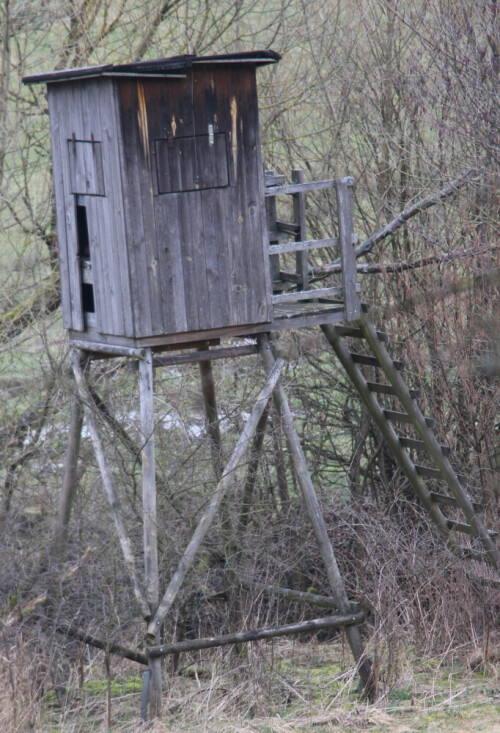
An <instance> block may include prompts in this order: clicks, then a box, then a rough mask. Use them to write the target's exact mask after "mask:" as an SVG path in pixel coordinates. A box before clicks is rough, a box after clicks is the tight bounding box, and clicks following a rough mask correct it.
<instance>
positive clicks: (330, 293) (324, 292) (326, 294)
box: [273, 287, 343, 305]
mask: <svg viewBox="0 0 500 733" xmlns="http://www.w3.org/2000/svg"><path fill="white" fill-rule="evenodd" d="M342 294H343V291H342V288H337V287H332V288H314V289H312V290H297V291H293V292H290V293H282V294H281V295H273V303H275V304H278V305H279V304H280V303H297V302H298V301H299V300H311V298H332V297H337V296H342Z"/></svg>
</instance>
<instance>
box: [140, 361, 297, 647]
mask: <svg viewBox="0 0 500 733" xmlns="http://www.w3.org/2000/svg"><path fill="white" fill-rule="evenodd" d="M283 365H284V362H283V360H282V359H280V360H278V361H277V362H276V364H275V365H274V367H273V368H272V369H271V370H270V371H269V374H268V378H267V382H266V385H265V386H264V388H263V389H262V390H261V392H260V394H259V396H258V398H257V401H256V403H255V407H254V408H253V410H252V413H251V414H250V417H249V418H248V420H247V422H246V424H245V427H244V429H243V432H242V434H241V435H240V437H239V439H238V442H237V444H236V446H235V448H234V450H233V452H232V454H231V457H230V459H229V461H228V463H227V465H226V468H225V470H224V472H223V475H222V478H221V480H220V481H219V483H218V484H217V486H216V488H215V490H214V493H213V494H212V497H211V498H210V501H209V503H208V506H207V508H206V509H205V511H204V512H203V515H202V517H201V519H200V521H199V523H198V526H197V528H196V530H195V532H194V534H193V536H192V538H191V540H190V542H189V544H188V546H187V548H186V550H185V552H184V554H183V556H182V558H181V560H180V561H179V564H178V566H177V569H176V571H175V572H174V574H173V575H172V578H171V579H170V583H169V584H168V586H167V589H166V590H165V593H164V595H163V598H162V600H161V602H160V605H159V607H158V610H157V612H156V614H155V617H154V619H153V620H152V621H151V623H150V624H149V626H148V634H149V635H150V636H152V637H153V638H155V636H156V634H157V633H158V630H159V629H160V627H161V625H162V623H163V621H164V620H165V617H166V615H167V613H168V612H169V610H170V608H171V606H172V603H173V602H174V600H175V597H176V595H177V593H178V591H179V588H180V587H181V585H182V582H183V580H184V578H185V577H186V574H187V572H188V570H189V568H190V567H191V565H192V563H193V561H194V558H195V556H196V553H197V552H198V549H199V547H200V545H201V543H202V542H203V540H204V539H205V537H206V535H207V532H208V530H209V529H210V526H211V524H212V521H213V519H214V517H215V515H216V513H217V510H218V508H219V506H220V504H221V502H222V500H223V498H224V496H225V493H226V491H227V490H228V488H229V485H230V483H231V482H232V481H233V472H234V471H235V470H236V468H237V467H238V465H239V464H240V463H241V460H242V459H243V456H244V455H245V453H246V452H247V450H248V448H249V443H250V441H251V439H252V436H253V435H254V433H255V431H256V430H257V426H258V424H259V420H260V417H261V415H262V413H263V412H264V410H265V408H266V405H267V403H268V401H269V399H270V397H271V395H272V393H273V390H274V389H275V387H276V384H277V382H278V379H279V376H280V373H281V370H282V368H283Z"/></svg>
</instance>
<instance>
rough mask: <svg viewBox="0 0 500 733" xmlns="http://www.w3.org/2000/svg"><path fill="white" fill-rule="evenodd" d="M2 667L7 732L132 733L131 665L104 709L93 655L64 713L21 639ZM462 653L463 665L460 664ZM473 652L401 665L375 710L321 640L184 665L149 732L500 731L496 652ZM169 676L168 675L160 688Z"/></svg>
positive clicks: (404, 657)
mask: <svg viewBox="0 0 500 733" xmlns="http://www.w3.org/2000/svg"><path fill="white" fill-rule="evenodd" d="M3 657H4V658H3V662H4V663H3V665H2V667H1V669H0V730H2V731H6V732H7V731H8V733H21V731H29V730H31V731H37V732H38V731H39V732H40V733H56V732H63V731H64V733H89V732H90V731H92V732H93V733H94V732H95V733H103V731H106V730H108V729H109V728H108V712H110V720H111V729H112V730H115V731H120V733H132V732H133V731H138V730H141V729H144V730H145V729H146V726H144V728H142V727H141V725H140V721H139V709H140V678H139V677H138V675H137V670H136V668H135V667H134V666H133V665H131V666H124V665H123V664H121V663H116V664H114V666H113V669H112V680H111V708H110V711H108V704H107V680H106V677H105V675H104V674H103V671H104V666H103V664H102V659H101V658H100V656H99V655H97V656H96V658H95V663H94V664H93V665H92V666H91V668H87V669H86V670H85V676H86V680H85V682H84V684H83V685H80V686H78V680H77V679H75V680H74V682H75V687H74V688H73V689H72V690H70V691H69V693H68V695H67V697H66V700H65V704H64V707H63V708H61V707H59V706H58V705H57V704H56V699H55V696H54V694H53V692H51V691H50V684H49V679H48V670H47V668H43V666H42V665H41V664H40V662H37V661H36V659H37V658H38V657H36V656H34V655H33V654H32V647H31V646H30V644H23V643H18V644H17V645H15V646H14V647H12V648H11V649H10V653H9V656H8V657H6V656H5V655H3ZM459 657H460V659H461V662H459ZM479 657H480V654H479V650H476V652H474V651H472V650H471V651H469V654H468V655H467V654H461V655H458V653H457V654H456V655H455V663H454V664H445V663H444V662H443V658H435V659H424V660H423V659H418V658H413V656H412V654H411V653H409V652H408V650H405V651H404V652H403V651H402V652H401V653H400V657H399V659H398V681H397V682H395V683H394V684H392V685H391V686H388V687H386V688H385V689H382V690H381V693H380V696H379V699H378V701H377V702H376V704H375V705H367V704H366V703H364V702H362V701H361V700H360V699H359V696H358V695H357V694H356V692H355V687H356V683H357V680H356V678H355V676H354V675H353V673H352V670H351V669H350V667H349V658H348V654H347V652H346V650H345V649H344V646H343V644H342V643H341V641H340V640H339V641H335V642H328V643H323V644H319V643H318V642H317V641H315V640H310V641H308V642H307V643H301V642H299V641H291V640H281V641H278V642H274V643H273V644H270V643H267V644H255V645H252V646H249V647H247V654H246V657H245V658H241V657H235V656H234V655H231V653H230V652H228V651H227V650H225V651H220V650H219V651H218V652H211V653H203V654H202V655H199V656H197V657H196V658H195V657H194V656H193V657H191V658H188V657H187V656H186V657H185V658H184V659H183V663H184V666H181V670H180V672H181V673H180V674H178V675H176V676H175V677H171V678H170V687H169V688H168V689H166V690H165V694H164V704H163V713H162V719H161V720H160V721H157V722H155V723H153V724H149V725H148V726H147V730H148V731H151V732H154V733H183V732H184V731H185V732H186V733H188V732H189V733H268V732H274V733H285V732H286V733H294V732H297V733H298V732H299V731H319V733H326V732H327V731H331V732H333V731H352V732H353V733H355V732H357V731H362V730H370V731H393V732H394V733H405V732H407V733H412V732H413V731H422V730H429V731H430V730H439V731H454V732H455V733H459V732H460V731H470V730H474V731H476V730H477V731H489V733H498V732H500V724H499V722H498V721H499V719H500V717H499V713H500V679H499V674H498V672H499V670H498V664H497V662H496V661H495V660H496V659H497V657H496V652H495V648H492V649H491V653H490V655H489V661H488V663H487V664H484V663H483V664H480V665H479V666H474V667H473V668H471V666H470V665H468V664H467V661H468V660H469V661H470V660H471V659H473V660H476V661H477V659H478V658H479ZM166 681H167V675H165V682H166Z"/></svg>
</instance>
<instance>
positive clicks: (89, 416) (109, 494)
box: [72, 351, 151, 619]
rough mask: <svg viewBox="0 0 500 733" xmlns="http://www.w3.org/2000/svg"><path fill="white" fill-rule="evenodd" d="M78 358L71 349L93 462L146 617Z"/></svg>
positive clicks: (144, 601) (118, 503)
mask: <svg viewBox="0 0 500 733" xmlns="http://www.w3.org/2000/svg"><path fill="white" fill-rule="evenodd" d="M80 360H81V357H80V353H79V352H77V351H74V352H73V356H72V362H73V372H74V375H75V380H76V386H77V389H78V394H79V397H80V399H81V401H82V403H83V408H84V412H85V418H86V420H87V425H88V428H89V432H90V437H91V439H92V444H93V446H94V451H95V454H96V458H97V462H98V464H99V469H100V472H101V476H102V482H103V485H104V490H105V493H106V498H107V500H108V504H109V507H110V509H111V513H112V514H113V519H114V522H115V528H116V532H117V534H118V537H119V540H120V547H121V550H122V554H123V559H124V561H125V567H126V568H127V571H128V574H129V578H130V581H131V583H132V587H133V589H134V595H135V598H136V600H137V603H138V604H139V608H140V610H141V613H142V615H143V616H144V618H145V619H148V618H149V617H150V614H151V611H150V608H149V605H148V603H147V601H146V598H145V597H144V594H143V592H142V590H141V586H140V585H139V580H138V578H137V569H136V565H135V557H134V551H133V549H132V543H131V542H130V538H129V536H128V534H127V530H126V529H125V523H124V521H123V516H122V513H121V508H120V502H119V500H118V497H117V496H116V492H115V489H114V486H113V480H112V477H111V471H110V468H109V466H108V462H107V459H106V454H105V451H104V446H103V444H102V441H101V438H100V435H99V431H98V429H97V423H96V420H95V418H94V404H93V401H92V396H91V394H90V391H89V388H88V385H87V383H86V381H85V377H84V374H83V371H82V367H81V364H80Z"/></svg>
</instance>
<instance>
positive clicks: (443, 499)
mask: <svg viewBox="0 0 500 733" xmlns="http://www.w3.org/2000/svg"><path fill="white" fill-rule="evenodd" d="M431 498H432V501H435V502H436V504H443V505H444V506H452V507H458V503H457V500H456V499H455V497H454V496H446V494H439V493H438V492H436V491H431ZM471 503H472V506H473V508H474V511H476V512H482V511H483V509H484V506H483V505H482V504H481V503H479V502H477V501H473V502H471Z"/></svg>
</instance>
